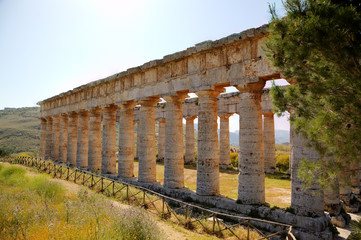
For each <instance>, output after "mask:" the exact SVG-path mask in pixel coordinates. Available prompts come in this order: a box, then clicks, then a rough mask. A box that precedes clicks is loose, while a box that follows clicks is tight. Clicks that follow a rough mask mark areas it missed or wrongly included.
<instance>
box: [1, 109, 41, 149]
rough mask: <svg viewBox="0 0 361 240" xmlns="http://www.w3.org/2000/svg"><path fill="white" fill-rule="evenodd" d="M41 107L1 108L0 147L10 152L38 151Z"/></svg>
mask: <svg viewBox="0 0 361 240" xmlns="http://www.w3.org/2000/svg"><path fill="white" fill-rule="evenodd" d="M38 117H39V108H38V107H27V108H6V109H4V110H0V148H2V149H5V150H6V151H7V152H9V153H16V152H38V151H39V144H40V141H39V139H40V137H39V129H40V121H39V119H38Z"/></svg>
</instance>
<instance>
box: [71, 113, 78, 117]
mask: <svg viewBox="0 0 361 240" xmlns="http://www.w3.org/2000/svg"><path fill="white" fill-rule="evenodd" d="M76 116H78V113H77V112H70V113H69V117H76Z"/></svg>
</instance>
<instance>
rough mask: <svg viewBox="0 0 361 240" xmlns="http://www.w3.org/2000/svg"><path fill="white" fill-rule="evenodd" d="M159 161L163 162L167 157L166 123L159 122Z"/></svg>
mask: <svg viewBox="0 0 361 240" xmlns="http://www.w3.org/2000/svg"><path fill="white" fill-rule="evenodd" d="M158 123H159V125H158V159H157V160H158V161H160V162H163V161H164V157H165V121H164V119H162V120H158Z"/></svg>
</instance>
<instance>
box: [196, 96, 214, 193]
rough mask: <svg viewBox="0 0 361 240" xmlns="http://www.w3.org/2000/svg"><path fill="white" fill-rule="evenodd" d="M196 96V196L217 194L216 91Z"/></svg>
mask: <svg viewBox="0 0 361 240" xmlns="http://www.w3.org/2000/svg"><path fill="white" fill-rule="evenodd" d="M197 95H198V98H199V99H198V106H199V110H198V155H197V158H198V159H197V194H199V195H206V196H207V195H208V196H210V195H218V194H219V149H218V134H217V128H218V126H217V96H218V95H219V92H218V91H200V92H197Z"/></svg>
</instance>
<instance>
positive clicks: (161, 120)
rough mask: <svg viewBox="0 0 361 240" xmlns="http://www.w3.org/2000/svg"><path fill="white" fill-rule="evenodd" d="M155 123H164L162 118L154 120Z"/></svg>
mask: <svg viewBox="0 0 361 240" xmlns="http://www.w3.org/2000/svg"><path fill="white" fill-rule="evenodd" d="M156 121H157V122H160V123H164V122H165V119H164V118H162V119H156Z"/></svg>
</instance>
